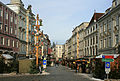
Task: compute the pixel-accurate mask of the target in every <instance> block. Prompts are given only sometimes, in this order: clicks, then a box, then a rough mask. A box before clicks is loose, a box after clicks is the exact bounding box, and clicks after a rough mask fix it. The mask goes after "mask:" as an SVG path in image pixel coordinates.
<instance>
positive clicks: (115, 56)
mask: <svg viewBox="0 0 120 81" xmlns="http://www.w3.org/2000/svg"><path fill="white" fill-rule="evenodd" d="M103 55H113V56H114V58H117V57H118V56H119V55H120V54H101V55H99V56H96V58H102V56H103Z"/></svg>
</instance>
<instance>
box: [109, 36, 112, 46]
mask: <svg viewBox="0 0 120 81" xmlns="http://www.w3.org/2000/svg"><path fill="white" fill-rule="evenodd" d="M109 47H112V42H111V37H109Z"/></svg>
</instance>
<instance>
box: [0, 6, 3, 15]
mask: <svg viewBox="0 0 120 81" xmlns="http://www.w3.org/2000/svg"><path fill="white" fill-rule="evenodd" d="M0 16H3V11H2V9H1V8H0Z"/></svg>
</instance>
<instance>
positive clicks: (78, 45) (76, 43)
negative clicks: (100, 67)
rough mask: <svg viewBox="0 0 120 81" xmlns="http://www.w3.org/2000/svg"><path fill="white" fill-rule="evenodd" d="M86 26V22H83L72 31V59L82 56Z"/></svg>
mask: <svg viewBox="0 0 120 81" xmlns="http://www.w3.org/2000/svg"><path fill="white" fill-rule="evenodd" d="M88 24H89V23H88V22H83V23H81V24H80V25H79V26H77V27H76V28H75V29H74V30H73V31H72V46H73V50H72V51H73V52H72V53H73V54H74V59H76V58H81V57H83V56H84V36H85V29H86V27H87V26H88ZM77 53H78V54H77Z"/></svg>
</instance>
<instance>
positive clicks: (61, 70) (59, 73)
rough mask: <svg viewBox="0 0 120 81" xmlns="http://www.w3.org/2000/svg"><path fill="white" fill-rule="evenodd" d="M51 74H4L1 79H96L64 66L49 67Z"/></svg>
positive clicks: (54, 80) (27, 80) (2, 80)
mask: <svg viewBox="0 0 120 81" xmlns="http://www.w3.org/2000/svg"><path fill="white" fill-rule="evenodd" d="M47 72H49V73H50V74H49V75H21V76H4V77H0V81H94V80H92V79H91V78H90V77H88V76H85V75H82V74H77V73H75V72H74V71H72V70H70V69H68V68H66V67H64V66H58V67H48V69H47Z"/></svg>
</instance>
